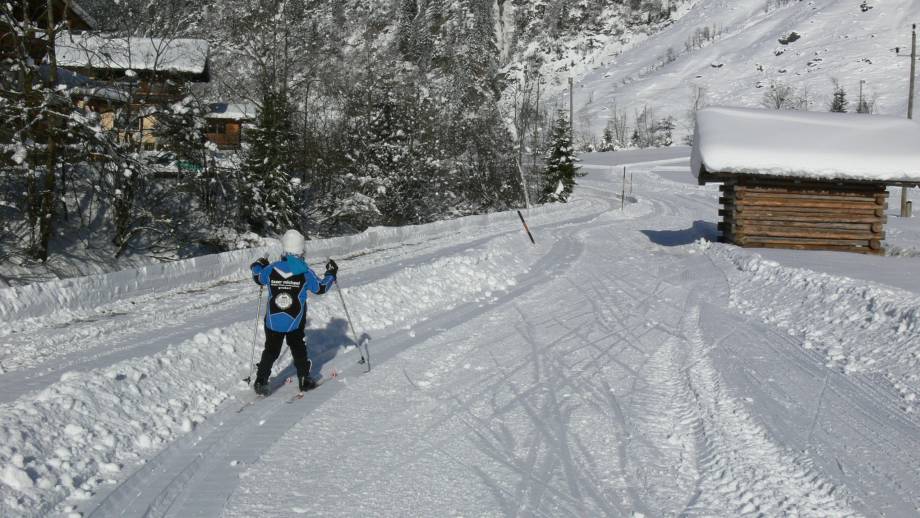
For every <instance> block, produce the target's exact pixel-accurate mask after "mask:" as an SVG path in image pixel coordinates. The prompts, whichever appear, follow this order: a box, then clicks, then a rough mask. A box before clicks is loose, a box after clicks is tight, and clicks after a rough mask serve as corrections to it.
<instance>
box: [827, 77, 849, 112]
mask: <svg viewBox="0 0 920 518" xmlns="http://www.w3.org/2000/svg"><path fill="white" fill-rule="evenodd" d="M848 104H849V101H847V92H846V90H844V89H843V87H842V86H840V85H839V84H838V83H836V82H835V83H834V98H833V100H832V101H831V111H832V112H835V113H846V111H847V105H848Z"/></svg>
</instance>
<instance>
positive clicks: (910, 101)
mask: <svg viewBox="0 0 920 518" xmlns="http://www.w3.org/2000/svg"><path fill="white" fill-rule="evenodd" d="M916 81H917V24H916V23H915V24H914V25H913V28H912V30H911V43H910V94H909V96H908V97H907V118H908V119H913V118H914V86H915V85H916ZM901 217H902V218H906V217H908V216H907V187H906V186H902V187H901Z"/></svg>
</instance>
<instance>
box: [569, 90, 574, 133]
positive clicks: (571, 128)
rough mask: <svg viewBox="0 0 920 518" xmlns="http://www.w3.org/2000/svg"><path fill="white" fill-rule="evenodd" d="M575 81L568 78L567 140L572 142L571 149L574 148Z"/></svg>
mask: <svg viewBox="0 0 920 518" xmlns="http://www.w3.org/2000/svg"><path fill="white" fill-rule="evenodd" d="M574 85H575V81H573V80H572V78H571V77H570V78H569V133H571V135H569V140H571V141H572V147H575V86H574Z"/></svg>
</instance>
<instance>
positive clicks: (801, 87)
mask: <svg viewBox="0 0 920 518" xmlns="http://www.w3.org/2000/svg"><path fill="white" fill-rule="evenodd" d="M861 4H865V5H866V7H867V8H868V9H867V10H865V11H864V10H863V9H862V8H861ZM674 17H675V18H676V21H675V22H674V23H673V24H672V25H671V26H669V27H667V28H665V29H663V30H661V31H660V32H658V33H656V34H654V35H653V36H651V37H649V38H647V39H645V38H641V39H637V40H636V41H635V43H634V44H633V46H632V47H630V48H627V49H626V50H625V51H624V50H623V49H622V48H619V47H616V46H610V47H604V48H602V49H601V50H600V51H599V52H598V53H597V54H595V55H593V56H591V57H590V58H588V63H585V64H583V66H579V67H577V68H576V70H575V72H576V77H575V79H576V85H575V111H576V116H575V121H576V126H578V125H580V124H585V123H587V124H589V125H590V134H591V135H593V136H595V137H597V138H600V135H601V131H602V130H603V128H604V126H605V125H606V124H607V120H608V119H609V118H610V116H611V114H612V113H613V109H614V108H615V107H617V108H618V109H619V110H621V111H625V113H626V114H627V115H628V117H629V121H630V122H629V124H630V127H632V125H633V124H634V122H635V121H634V116H635V115H636V113H637V111H641V110H642V109H643V108H644V107H648V108H649V109H651V110H653V112H654V115H655V117H659V118H660V117H667V116H673V117H675V119H677V134H678V135H677V136H680V135H683V134H686V133H691V132H692V130H693V123H692V120H691V119H690V117H689V116H688V114H687V111H688V109H689V108H690V104H691V97H692V95H693V94H694V91H695V89H696V88H702V89H703V90H705V92H706V95H705V100H704V104H707V105H728V106H744V107H759V106H760V105H761V102H762V100H763V96H764V93H765V92H766V91H768V90H769V89H770V86H771V84H773V83H774V82H775V83H780V84H785V85H788V86H790V87H791V88H792V89H794V90H795V95H796V97H802V98H807V99H808V102H807V109H808V110H812V111H828V109H829V106H830V101H831V98H832V96H833V81H834V80H837V81H839V83H840V85H841V86H842V87H843V88H845V90H846V92H847V98H848V100H849V103H850V104H849V110H850V111H854V112H855V111H856V106H857V100H858V98H859V92H860V81H865V83H863V84H862V89H863V95H864V98H865V99H866V100H868V101H875V103H876V110H877V111H878V112H879V113H883V114H888V115H896V116H900V117H904V116H906V114H907V92H908V79H909V77H910V74H909V70H910V59H909V54H910V36H911V24H912V23H917V22H918V21H920V4H918V3H917V2H914V1H910V0H866V2H860V1H856V0H853V1H841V0H808V1H783V0H731V1H726V0H697V1H696V2H693V3H692V7H691V8H690V9H689V11H686V12H685V11H684V10H683V9H682V10H681V11H680V12H678V13H675V14H674ZM793 32H795V33H796V34H798V35H799V39H796V40H794V41H791V42H788V43H787V44H782V43H780V41H779V40H781V39H782V40H784V41H788V40H787V38H788V36H789V35H790V34H791V33H793ZM702 33H709V34H711V35H714V37H713V38H712V39H705V38H704V39H703V40H701V43H702V45H701V46H699V45H691V46H690V47H691V48H689V49H688V46H687V43H688V42H690V43H692V42H693V41H694V38H695V37H696V38H697V39H698V40H699V38H698V35H699V34H702ZM896 48H899V49H900V53H896V52H895V50H896ZM554 85H555V86H554ZM564 90H565V87H564V85H563V84H562V82H561V81H556V82H554V83H551V84H550V89H549V90H548V92H547V93H548V94H549V95H550V97H548V100H547V103H549V104H550V105H552V104H553V103H556V104H558V105H559V106H565V105H566V103H567V102H568V96H567V92H566V91H564ZM803 107H805V106H803ZM576 131H584V129H578V128H576ZM678 140H679V139H678Z"/></svg>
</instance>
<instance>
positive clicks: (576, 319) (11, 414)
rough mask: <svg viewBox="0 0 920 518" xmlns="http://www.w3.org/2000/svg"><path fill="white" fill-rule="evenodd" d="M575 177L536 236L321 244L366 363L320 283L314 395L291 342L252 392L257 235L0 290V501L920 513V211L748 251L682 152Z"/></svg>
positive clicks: (486, 222)
mask: <svg viewBox="0 0 920 518" xmlns="http://www.w3.org/2000/svg"><path fill="white" fill-rule="evenodd" d="M624 164H631V165H629V166H628V167H627V176H626V177H627V182H628V184H627V186H626V188H625V191H626V193H627V204H626V206H625V210H621V200H620V199H619V193H621V192H622V191H623V185H622V184H621V181H622V178H623V169H622V166H623V165H624ZM583 165H584V167H585V171H586V172H588V173H589V175H588V176H586V177H584V178H582V179H580V180H579V187H578V188H577V189H576V197H575V200H574V201H573V203H571V204H568V205H564V206H555V207H551V208H546V209H535V210H533V211H531V213H530V216H529V223H530V224H531V228H532V229H533V231H534V235H535V237H536V240H537V244H536V246H532V245H531V244H530V242H529V241H528V240H527V239H526V236H525V235H524V234H523V232H522V230H521V227H520V222H519V221H518V219H517V215H516V214H515V213H513V212H512V213H506V214H498V215H490V216H483V217H473V218H465V219H463V220H459V221H455V222H445V223H439V224H434V225H429V226H422V227H414V228H403V229H392V230H386V229H376V230H372V231H371V232H369V233H368V234H367V235H365V236H363V237H362V236H358V237H353V238H345V239H340V240H332V241H329V242H317V243H315V244H313V245H311V246H313V248H311V250H310V252H311V254H310V255H311V258H312V259H313V261H312V262H313V263H315V264H319V263H320V262H321V261H322V259H323V258H324V257H325V255H326V254H332V255H333V256H335V257H342V260H341V261H340V266H341V283H342V287H343V288H344V290H343V294H344V296H345V298H346V300H347V302H348V304H349V310H350V311H351V313H352V315H353V316H354V317H355V325H356V327H357V328H358V332H359V333H367V334H368V335H370V336H371V338H372V339H371V342H370V354H371V359H372V365H373V370H372V371H371V372H370V373H369V374H363V373H362V370H363V369H362V367H361V366H359V365H357V364H356V362H355V360H356V359H357V352H356V351H355V350H354V348H353V347H351V345H350V344H351V341H350V339H349V333H348V330H347V324H346V322H345V320H344V318H343V316H344V313H343V311H342V309H341V306H340V304H339V300H338V297H337V296H336V295H335V294H330V295H326V296H323V297H318V298H314V299H312V300H311V306H310V314H311V323H310V329H309V331H308V342H309V345H310V350H311V355H312V356H313V358H314V360H315V369H316V370H315V374H317V375H319V374H320V373H322V374H323V376H324V377H325V378H326V379H327V381H326V382H325V383H324V384H323V385H322V386H321V387H320V388H318V389H317V390H316V391H314V392H311V393H308V394H307V396H306V397H305V398H304V399H303V400H299V401H292V400H291V396H292V395H293V394H294V393H295V389H294V387H293V386H292V385H290V384H286V383H285V381H286V379H287V378H288V377H289V376H291V374H292V372H293V370H292V367H291V365H290V356H289V355H288V353H284V354H283V355H282V357H281V359H280V360H279V362H278V364H277V365H276V377H275V387H276V393H275V394H273V395H272V396H271V397H270V398H268V399H265V400H261V401H257V402H256V403H254V404H248V403H250V402H251V401H253V399H254V398H253V395H252V394H251V392H250V390H249V389H248V388H247V387H246V385H245V384H244V383H242V382H240V381H239V380H240V379H241V378H243V377H245V376H246V374H247V372H248V369H249V360H250V351H251V349H250V347H251V340H252V336H253V319H254V318H255V314H256V306H255V304H256V297H257V294H258V289H257V288H256V287H255V285H253V284H252V283H251V281H250V280H248V279H247V278H246V274H245V267H246V264H247V263H248V262H249V260H250V257H249V256H248V255H252V258H255V257H257V256H258V254H259V253H260V252H261V250H253V251H251V252H250V253H246V252H233V253H231V254H229V255H228V254H225V255H223V256H215V257H212V258H199V259H196V260H194V262H188V263H177V265H176V266H170V267H169V268H168V269H155V270H137V271H132V272H122V273H120V274H110V275H108V276H104V277H99V278H96V279H86V280H80V279H74V280H69V281H56V282H53V283H47V284H43V285H35V286H32V287H22V288H14V289H11V290H18V291H11V290H3V291H0V311H2V313H0V314H2V318H3V321H2V322H3V325H2V327H0V365H2V366H3V367H2V370H0V515H2V516H4V517H6V516H42V515H68V514H74V515H77V514H82V515H83V516H113V515H119V516H142V515H146V516H176V517H190V516H230V517H236V516H239V517H251V516H302V515H307V516H407V515H412V516H505V515H524V516H643V515H644V516H668V515H678V514H680V515H686V516H738V515H752V516H757V515H760V516H777V515H793V516H822V517H823V516H849V515H867V516H879V515H884V516H915V515H916V514H917V513H920V470H918V469H917V467H918V466H920V400H918V398H920V349H918V347H917V343H918V342H920V280H918V279H920V259H918V257H917V255H918V254H920V220H901V219H899V218H897V217H895V216H894V215H893V214H892V215H891V216H890V221H891V223H890V229H889V233H888V234H889V240H888V242H887V243H886V245H887V246H888V247H889V248H891V249H893V250H895V251H896V252H897V256H895V257H872V256H861V255H855V254H852V255H851V254H841V253H830V252H828V253H820V252H819V253H814V252H811V253H809V252H794V251H782V250H763V251H758V250H749V249H738V248H735V247H732V246H729V245H723V244H717V243H712V242H711V240H712V239H713V238H714V237H715V235H716V233H715V219H716V211H717V206H716V200H717V197H718V191H717V189H716V187H715V186H713V185H710V186H706V187H700V186H698V185H696V184H695V179H694V178H693V177H692V176H691V175H690V173H689V150H688V149H686V148H673V149H664V150H649V151H642V152H623V153H617V154H603V155H588V156H585V157H584V162H583ZM629 180H631V182H630V181H629ZM915 199H920V197H915ZM195 273H200V274H201V275H202V277H198V276H195V275H193V274H195ZM190 279H192V280H194V279H199V282H192V280H190ZM19 297H22V300H20V299H19ZM55 301H58V302H57V306H56V304H55ZM61 306H64V307H61ZM260 338H261V337H260ZM333 374H335V376H334V377H333V376H332V375H333Z"/></svg>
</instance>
